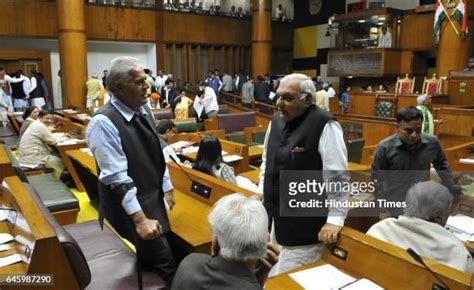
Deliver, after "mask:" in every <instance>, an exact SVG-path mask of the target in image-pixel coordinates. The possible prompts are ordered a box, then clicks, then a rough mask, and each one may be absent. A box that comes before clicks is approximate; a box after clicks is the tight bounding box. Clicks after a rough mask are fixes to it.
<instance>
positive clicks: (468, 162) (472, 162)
mask: <svg viewBox="0 0 474 290" xmlns="http://www.w3.org/2000/svg"><path fill="white" fill-rule="evenodd" d="M459 162H460V163H467V164H474V159H471V158H461V159H459Z"/></svg>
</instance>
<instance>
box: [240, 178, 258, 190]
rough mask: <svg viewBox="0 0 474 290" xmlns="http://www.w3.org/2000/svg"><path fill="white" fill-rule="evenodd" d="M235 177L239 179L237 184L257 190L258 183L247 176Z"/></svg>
mask: <svg viewBox="0 0 474 290" xmlns="http://www.w3.org/2000/svg"><path fill="white" fill-rule="evenodd" d="M235 179H236V180H237V186H238V187H242V188H245V189H247V190H250V191H253V192H257V185H256V184H255V183H253V182H252V181H250V179H248V178H247V177H243V176H236V177H235Z"/></svg>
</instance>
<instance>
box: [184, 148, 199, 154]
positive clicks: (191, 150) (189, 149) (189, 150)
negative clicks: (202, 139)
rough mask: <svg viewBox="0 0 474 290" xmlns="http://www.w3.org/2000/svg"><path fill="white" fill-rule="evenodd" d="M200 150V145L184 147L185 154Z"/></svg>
mask: <svg viewBox="0 0 474 290" xmlns="http://www.w3.org/2000/svg"><path fill="white" fill-rule="evenodd" d="M198 151H199V147H197V146H196V147H193V146H191V147H186V148H183V151H182V152H183V154H189V153H194V152H198Z"/></svg>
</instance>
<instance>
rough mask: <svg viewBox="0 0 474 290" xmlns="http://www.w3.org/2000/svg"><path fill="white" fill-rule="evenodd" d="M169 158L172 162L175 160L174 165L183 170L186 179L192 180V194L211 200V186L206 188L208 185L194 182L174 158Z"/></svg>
mask: <svg viewBox="0 0 474 290" xmlns="http://www.w3.org/2000/svg"><path fill="white" fill-rule="evenodd" d="M169 157H170V158H171V160H173V162H174V163H176V165H178V168H179V169H180V170H181V172H183V173H184V175H186V177H187V178H188V179H189V180H191V192H194V193H196V194H199V195H200V196H202V197H204V198H209V196H210V195H211V191H212V188H210V187H209V186H206V185H204V184H202V183H200V182H197V181H195V180H193V179H192V178H191V176H189V174H188V173H187V172H186V170H184V169H183V167H181V165H180V164H179V162H178V161H176V159H175V158H174V156H171V155H169Z"/></svg>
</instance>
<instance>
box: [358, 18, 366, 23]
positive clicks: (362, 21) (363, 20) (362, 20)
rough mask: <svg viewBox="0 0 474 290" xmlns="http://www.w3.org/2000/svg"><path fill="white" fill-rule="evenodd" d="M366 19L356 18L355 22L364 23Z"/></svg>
mask: <svg viewBox="0 0 474 290" xmlns="http://www.w3.org/2000/svg"><path fill="white" fill-rule="evenodd" d="M366 21H367V20H365V19H361V20H357V22H359V23H365V22H366Z"/></svg>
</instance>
